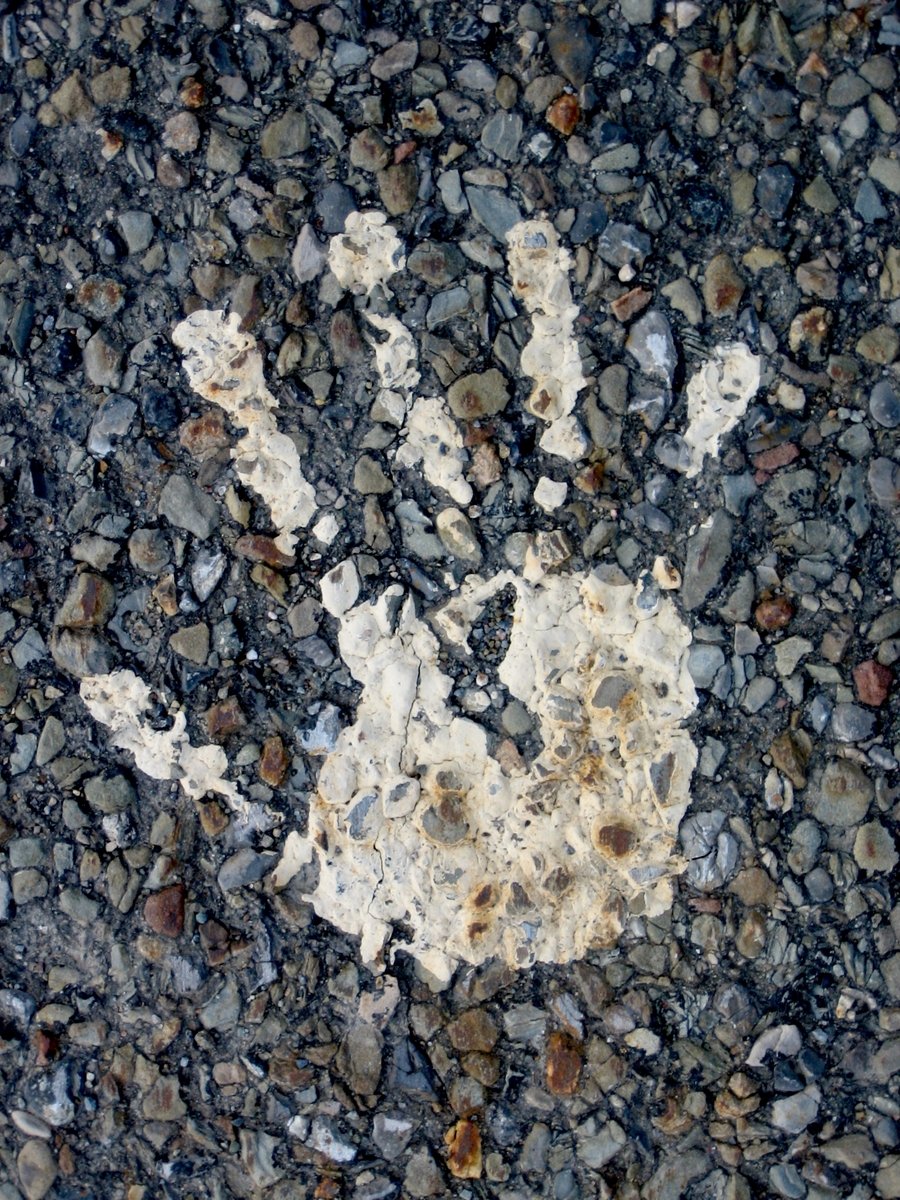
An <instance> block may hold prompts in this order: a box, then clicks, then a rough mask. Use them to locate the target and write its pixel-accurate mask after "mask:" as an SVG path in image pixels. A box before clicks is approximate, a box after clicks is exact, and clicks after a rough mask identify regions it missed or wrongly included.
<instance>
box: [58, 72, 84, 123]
mask: <svg viewBox="0 0 900 1200" xmlns="http://www.w3.org/2000/svg"><path fill="white" fill-rule="evenodd" d="M50 103H51V104H52V105H53V107H54V108H55V109H56V111H57V112H58V113H59V115H60V116H61V117H62V118H63V120H64V121H83V122H87V121H91V120H93V117H94V113H95V109H94V106H93V104H92V103H91V101H90V98H89V97H88V94H87V92H86V91H85V90H84V85H83V83H82V82H81V76H80V74H79V73H78V72H77V71H73V72H72V74H71V75H69V76H68V77H67V78H66V79H64V80H63V82H62V83H61V84H60V85H59V87H58V88H57V89H56V91H55V92H53V93H52V94H51V96H50Z"/></svg>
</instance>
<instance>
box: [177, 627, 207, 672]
mask: <svg viewBox="0 0 900 1200" xmlns="http://www.w3.org/2000/svg"><path fill="white" fill-rule="evenodd" d="M169 645H170V646H171V648H172V650H173V651H174V652H175V654H178V655H180V656H181V657H182V658H186V659H187V660H188V662H192V663H196V664H197V666H203V664H204V663H205V662H206V660H207V658H208V657H209V626H208V625H207V624H206V622H205V621H198V622H196V624H194V625H186V626H185V627H184V628H183V629H178V630H176V631H175V633H173V634H172V636H171V637H170V638H169Z"/></svg>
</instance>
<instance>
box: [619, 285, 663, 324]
mask: <svg viewBox="0 0 900 1200" xmlns="http://www.w3.org/2000/svg"><path fill="white" fill-rule="evenodd" d="M652 299H653V293H652V292H648V291H647V289H646V288H642V287H636V288H632V289H631V291H630V292H626V293H625V294H624V295H623V296H618V297H617V298H616V299H615V300H613V302H612V304H610V306H609V307H610V308H611V309H612V314H613V316H614V317H615V318H616V320H617V321H622V322H623V323H624V322H625V321H630V320H631V318H632V317H634V316H636V315H637V314H638V313H639V312H640V311H641V309H644V308H646V307H647V305H648V304H649V303H650V301H651V300H652Z"/></svg>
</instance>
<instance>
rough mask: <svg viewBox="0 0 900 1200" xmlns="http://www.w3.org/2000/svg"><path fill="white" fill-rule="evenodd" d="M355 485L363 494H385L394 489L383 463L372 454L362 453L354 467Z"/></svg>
mask: <svg viewBox="0 0 900 1200" xmlns="http://www.w3.org/2000/svg"><path fill="white" fill-rule="evenodd" d="M353 486H354V487H355V488H356V490H357V491H358V492H360V493H361V494H362V495H363V496H384V495H386V494H387V493H388V492H390V491H392V490H393V487H394V485H393V483H392V482H391V480H390V479H389V478H388V477H387V475H385V473H384V471H383V469H382V467H381V464H380V463H379V462H378V460H377V459H375V458H373V457H372V456H371V455H370V454H363V455H361V456H360V457H359V458H358V459H357V461H356V466H355V467H354V469H353Z"/></svg>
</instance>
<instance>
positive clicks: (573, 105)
mask: <svg viewBox="0 0 900 1200" xmlns="http://www.w3.org/2000/svg"><path fill="white" fill-rule="evenodd" d="M546 117H547V121H548V122H549V123H550V124H551V125H552V126H553V128H554V129H555V130H557V132H558V133H561V134H562V135H563V137H568V136H569V134H570V133H572V132H573V131H574V129H575V126H576V125H577V124H578V122H579V120H580V119H581V109H580V107H579V105H578V101H577V100H576V98H575V97H574V96H573V95H571V94H570V93H569V92H564V93H563V95H562V96H558V97H557V98H556V99H555V100H554V101H553V103H552V104H551V105H550V107H549V108H548V109H547V112H546Z"/></svg>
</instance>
